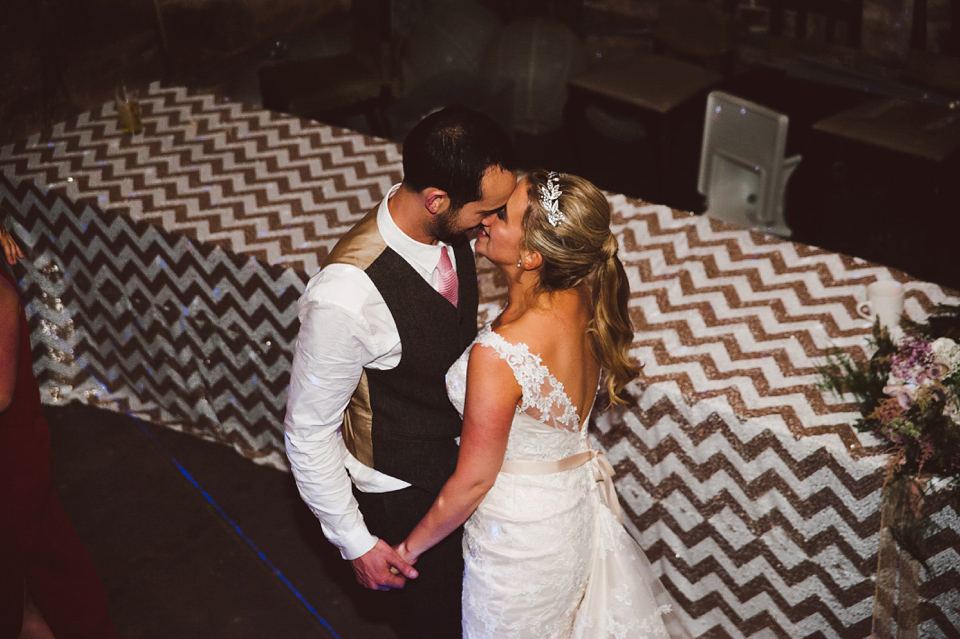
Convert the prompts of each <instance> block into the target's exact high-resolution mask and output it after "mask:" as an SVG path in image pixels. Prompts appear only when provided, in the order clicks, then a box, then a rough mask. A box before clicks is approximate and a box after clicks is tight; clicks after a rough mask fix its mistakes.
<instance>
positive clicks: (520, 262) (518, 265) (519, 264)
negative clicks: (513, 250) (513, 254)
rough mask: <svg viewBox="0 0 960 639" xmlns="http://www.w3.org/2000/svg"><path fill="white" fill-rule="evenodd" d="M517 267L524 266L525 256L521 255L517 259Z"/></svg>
mask: <svg viewBox="0 0 960 639" xmlns="http://www.w3.org/2000/svg"><path fill="white" fill-rule="evenodd" d="M517 268H523V256H522V255H521V256H520V259H518V260H517Z"/></svg>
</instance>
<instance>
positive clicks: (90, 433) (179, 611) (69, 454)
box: [44, 404, 395, 639]
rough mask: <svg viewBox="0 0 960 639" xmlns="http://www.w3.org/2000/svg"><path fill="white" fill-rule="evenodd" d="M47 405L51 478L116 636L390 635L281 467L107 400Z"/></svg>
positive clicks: (380, 638)
mask: <svg viewBox="0 0 960 639" xmlns="http://www.w3.org/2000/svg"><path fill="white" fill-rule="evenodd" d="M44 414H45V416H46V417H47V420H48V422H49V424H50V432H51V439H52V449H53V450H52V453H53V455H52V464H53V478H54V485H55V488H56V490H57V492H58V494H59V496H60V499H61V500H62V502H63V504H64V507H65V509H66V510H67V513H68V514H69V515H70V519H71V521H72V522H73V524H74V527H75V528H76V529H77V532H78V533H79V534H80V537H81V538H82V540H83V542H84V544H85V545H86V547H87V550H88V552H89V553H90V556H91V557H92V558H93V561H94V563H95V564H96V566H97V569H98V571H99V573H100V577H101V579H102V581H103V583H104V586H105V588H106V591H107V598H108V601H109V605H110V610H111V613H112V615H113V620H114V624H115V626H116V629H117V636H118V637H124V638H133V637H137V638H144V639H150V638H156V639H169V638H171V637H178V638H180V637H183V638H186V637H197V638H199V637H231V638H251V639H253V638H264V639H267V638H270V639H273V638H277V637H283V638H285V639H286V638H290V639H293V638H297V637H303V638H307V637H310V638H316V637H336V636H339V637H343V638H344V639H350V638H366V637H369V638H370V639H390V638H391V637H394V636H395V634H394V633H393V631H392V630H391V628H390V627H389V626H388V625H387V624H386V622H385V621H384V620H383V618H382V616H381V615H380V614H379V610H380V608H378V606H377V600H376V594H377V593H373V592H369V591H365V590H363V589H362V588H360V586H358V585H357V584H356V583H355V581H354V578H353V573H352V571H351V570H350V567H349V565H348V564H347V562H345V561H343V560H342V559H341V558H340V555H339V553H338V552H337V550H336V549H335V548H334V547H333V546H332V545H330V544H329V543H327V542H326V540H325V539H324V538H323V535H322V533H321V531H320V526H319V524H318V523H317V521H316V519H315V518H314V517H313V515H312V513H310V512H309V510H308V509H307V508H306V506H305V505H304V504H303V502H302V501H301V500H300V498H299V495H298V494H297V490H296V486H295V484H294V481H293V477H292V476H291V475H290V474H289V473H285V472H282V471H279V470H276V469H273V468H268V467H263V466H259V465H257V464H255V463H253V462H251V461H249V460H247V459H245V458H243V457H241V456H240V455H238V454H237V453H235V452H234V451H233V450H231V449H229V448H227V447H225V446H223V445H221V444H214V443H211V442H207V441H203V440H200V439H198V438H196V437H193V436H190V435H185V434H182V433H178V432H176V431H173V430H171V429H169V428H165V427H161V426H156V425H153V424H146V423H143V422H140V421H139V420H135V419H132V418H129V417H127V416H125V415H123V414H120V413H116V412H113V411H110V410H106V409H99V408H93V407H89V406H83V405H79V404H71V405H68V406H64V407H49V406H47V407H44ZM178 466H179V467H178ZM181 468H182V470H181ZM208 496H209V501H208V499H207V497H208ZM211 501H212V502H213V503H215V504H216V507H215V506H214V505H212V504H211ZM234 524H235V526H234ZM248 542H250V543H248ZM251 543H252V544H253V546H255V547H256V550H255V549H254V547H253V546H251ZM257 550H259V552H260V554H261V555H262V556H258V553H257ZM274 569H275V570H274ZM285 580H286V581H288V582H289V585H290V587H288V585H287V584H285V583H284V581H285ZM294 590H295V591H296V592H299V593H300V595H301V597H302V599H303V601H301V600H299V599H298V598H297V596H296V594H295V592H294ZM304 602H306V604H309V605H310V606H312V607H313V608H314V609H315V611H316V614H313V613H312V612H311V611H310V610H309V609H308V606H307V605H305V603H304Z"/></svg>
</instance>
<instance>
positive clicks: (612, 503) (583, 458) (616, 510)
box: [500, 448, 623, 523]
mask: <svg viewBox="0 0 960 639" xmlns="http://www.w3.org/2000/svg"><path fill="white" fill-rule="evenodd" d="M587 462H590V464H591V465H592V466H593V478H594V479H595V480H596V482H597V484H598V486H597V489H598V490H599V491H600V500H601V501H602V502H603V503H604V504H605V505H606V506H607V508H609V509H610V511H611V512H613V514H614V515H616V517H617V521H618V522H620V523H623V510H622V509H621V508H620V500H619V499H617V491H616V490H615V489H614V487H613V475H614V472H613V464H611V463H610V460H609V459H607V456H606V455H605V454H604V453H603V451H602V450H594V449H593V448H591V449H590V450H587V451H584V452H582V453H577V454H576V455H570V456H569V457H564V458H563V459H560V460H557V461H541V460H536V461H533V460H531V461H524V460H515V459H508V460H505V461H504V462H503V465H502V466H500V472H501V473H509V474H511V475H547V474H550V473H562V472H564V471H567V470H573V469H574V468H579V467H580V466H583V465H584V464H586V463H587Z"/></svg>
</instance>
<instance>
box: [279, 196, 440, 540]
mask: <svg viewBox="0 0 960 639" xmlns="http://www.w3.org/2000/svg"><path fill="white" fill-rule="evenodd" d="M398 188H399V185H394V186H393V188H391V189H390V192H389V193H388V194H387V196H386V197H385V198H384V199H383V201H382V202H380V206H379V207H378V209H377V227H378V230H379V231H380V234H381V235H382V236H383V239H384V242H386V245H387V246H388V247H390V248H391V249H393V250H394V251H396V252H397V253H398V254H399V255H400V257H402V258H403V259H404V260H405V261H406V262H407V263H408V264H410V266H412V267H413V268H414V269H415V270H416V271H417V273H419V274H420V275H421V276H422V277H423V279H424V280H426V281H427V283H429V284H430V285H431V286H432V287H433V288H434V289H436V290H438V291H439V273H438V270H437V264H438V263H439V261H440V251H441V250H446V251H447V254H448V255H449V256H450V259H451V261H453V264H454V268H456V257H455V256H454V253H453V250H452V249H450V250H448V249H447V246H446V245H445V244H443V243H437V244H434V245H431V244H423V243H421V242H417V241H416V240H413V239H411V238H410V237H408V236H407V235H406V234H404V233H403V231H401V230H400V228H399V227H398V226H397V225H396V223H395V222H394V221H393V218H392V217H391V216H390V211H389V209H388V208H387V202H388V200H389V199H390V197H391V196H392V195H393V194H394V193H396V191H397V189H398ZM297 309H298V311H297V314H298V316H299V318H300V332H299V334H298V336H297V345H296V350H295V352H294V356H293V367H292V369H291V371H290V388H289V391H288V396H287V415H286V418H285V419H284V431H285V435H284V441H285V444H286V450H287V457H288V459H289V460H290V466H291V469H292V471H293V474H294V477H295V478H296V480H297V486H298V487H299V489H300V495H301V496H302V498H303V500H304V501H305V502H306V503H307V505H308V506H309V507H310V509H311V510H312V511H313V513H314V514H315V515H316V516H317V519H319V520H320V527H321V529H322V530H323V534H324V535H325V536H326V537H327V539H329V540H330V542H331V543H333V544H334V545H336V546H337V547H338V548H339V549H340V554H341V555H342V556H343V558H344V559H356V558H357V557H359V556H361V555H363V554H365V553H366V552H368V551H369V550H370V549H371V548H373V546H374V545H375V544H376V543H377V537H375V536H373V535H371V534H370V532H369V531H368V530H367V527H366V525H365V524H364V522H363V516H362V515H361V514H360V510H359V508H358V506H357V501H356V499H355V498H354V496H353V492H352V490H351V479H352V480H353V483H354V484H356V486H357V488H358V489H359V490H361V491H364V492H388V491H393V490H400V489H402V488H405V487H407V486H409V485H410V484H408V483H407V482H405V481H403V480H400V479H397V478H396V477H391V476H389V475H386V474H384V473H381V472H379V471H376V470H374V469H373V468H370V467H369V466H365V465H364V464H362V463H361V462H360V461H359V460H357V458H356V457H354V456H353V455H351V454H350V453H349V451H347V448H346V445H345V444H344V442H343V437H342V435H341V432H340V427H341V425H342V424H343V414H344V411H345V409H346V407H347V405H348V403H349V401H350V398H351V397H352V396H353V393H354V391H355V390H356V388H357V384H358V383H359V382H360V377H361V374H362V372H363V368H365V367H369V368H373V369H378V370H390V369H392V368H394V367H396V366H397V364H399V362H400V355H401V350H400V335H399V333H398V332H397V326H396V323H395V322H394V320H393V316H392V315H391V314H390V310H389V309H388V308H387V305H386V302H385V301H384V300H383V297H382V296H381V295H380V292H379V291H378V290H377V287H376V286H374V284H373V282H372V281H371V280H370V278H369V277H368V276H367V274H366V273H364V272H363V271H362V270H360V269H359V268H357V267H355V266H350V265H347V264H331V265H329V266H327V267H325V268H323V269H321V270H320V271H319V272H318V273H317V274H316V275H314V276H313V277H312V278H310V281H309V282H308V283H307V288H306V290H305V291H304V293H303V295H302V296H301V297H300V300H299V302H298V303H297ZM348 472H349V475H348Z"/></svg>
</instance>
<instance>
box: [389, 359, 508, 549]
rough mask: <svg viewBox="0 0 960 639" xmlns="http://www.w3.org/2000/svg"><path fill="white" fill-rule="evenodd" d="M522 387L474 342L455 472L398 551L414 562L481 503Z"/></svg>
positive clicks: (498, 462) (496, 468)
mask: <svg viewBox="0 0 960 639" xmlns="http://www.w3.org/2000/svg"><path fill="white" fill-rule="evenodd" d="M519 400H520V385H519V384H517V380H516V379H515V378H514V376H513V371H511V370H510V366H509V365H508V364H507V363H506V362H505V361H503V360H502V359H501V358H500V356H499V355H497V353H496V351H495V350H494V349H493V348H491V347H489V346H483V345H480V344H476V345H474V347H473V350H471V351H470V360H469V362H468V364H467V396H466V401H465V403H464V412H463V432H462V434H461V436H460V454H459V457H457V469H456V470H455V471H454V473H453V475H452V476H451V477H450V479H448V480H447V483H446V484H444V486H443V488H442V489H441V490H440V494H439V495H438V496H437V500H436V501H435V502H433V506H431V507H430V511H429V512H427V514H426V515H425V516H424V518H423V519H422V520H421V521H420V523H419V524H417V526H416V528H414V529H413V532H411V533H410V535H409V536H408V537H407V538H406V539H405V540H404V541H403V542H402V543H401V544H400V545H399V546H397V552H399V553H400V556H401V557H403V558H404V559H405V560H407V561H409V562H410V563H413V562H414V561H416V559H417V558H418V557H419V556H420V555H421V554H423V553H424V552H425V551H426V550H428V549H430V548H432V547H433V546H434V545H436V544H437V543H438V542H439V541H440V540H442V539H443V538H444V537H446V536H447V535H449V534H450V533H451V532H453V531H454V530H456V529H457V528H458V527H459V526H460V525H461V524H463V522H465V521H466V520H467V517H469V516H470V514H471V513H473V511H474V510H476V508H477V506H479V505H480V502H481V501H483V498H484V496H485V495H486V494H487V491H489V490H490V488H491V487H492V486H493V483H494V481H495V480H496V479H497V473H498V472H500V466H501V465H502V464H503V455H504V452H505V451H506V449H507V436H508V435H509V434H510V424H511V423H512V421H513V414H514V412H515V410H516V407H517V402H518V401H519Z"/></svg>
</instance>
